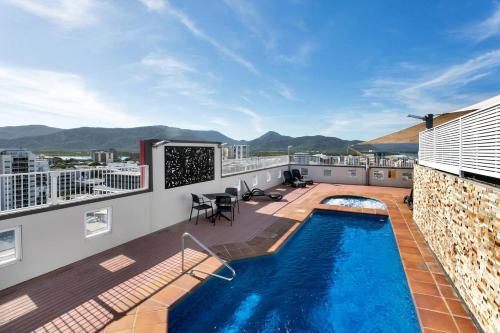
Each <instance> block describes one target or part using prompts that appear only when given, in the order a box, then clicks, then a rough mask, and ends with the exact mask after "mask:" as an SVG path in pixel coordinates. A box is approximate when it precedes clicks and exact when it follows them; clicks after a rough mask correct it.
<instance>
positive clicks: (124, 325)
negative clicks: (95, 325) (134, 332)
mask: <svg viewBox="0 0 500 333" xmlns="http://www.w3.org/2000/svg"><path fill="white" fill-rule="evenodd" d="M134 320H135V316H133V315H130V316H125V317H122V318H120V319H119V320H116V321H114V322H112V323H111V324H110V325H109V326H108V327H106V333H117V332H121V331H123V330H127V329H132V328H133V326H134Z"/></svg>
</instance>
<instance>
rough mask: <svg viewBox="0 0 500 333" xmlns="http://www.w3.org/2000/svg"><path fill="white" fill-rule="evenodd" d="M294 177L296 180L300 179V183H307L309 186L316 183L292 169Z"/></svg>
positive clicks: (297, 170)
mask: <svg viewBox="0 0 500 333" xmlns="http://www.w3.org/2000/svg"><path fill="white" fill-rule="evenodd" d="M292 176H293V177H294V178H295V179H298V180H300V181H303V182H305V183H306V184H307V185H313V184H314V182H313V180H312V179H309V178H306V177H304V176H302V174H301V173H300V170H299V169H292Z"/></svg>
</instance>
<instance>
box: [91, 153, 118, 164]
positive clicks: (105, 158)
mask: <svg viewBox="0 0 500 333" xmlns="http://www.w3.org/2000/svg"><path fill="white" fill-rule="evenodd" d="M91 156H92V161H94V162H97V163H105V164H108V163H112V162H113V161H114V159H115V152H114V150H109V151H105V150H92V152H91Z"/></svg>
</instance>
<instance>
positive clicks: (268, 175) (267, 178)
mask: <svg viewBox="0 0 500 333" xmlns="http://www.w3.org/2000/svg"><path fill="white" fill-rule="evenodd" d="M266 180H267V182H268V183H269V182H270V181H271V173H270V172H269V171H268V172H267V174H266Z"/></svg>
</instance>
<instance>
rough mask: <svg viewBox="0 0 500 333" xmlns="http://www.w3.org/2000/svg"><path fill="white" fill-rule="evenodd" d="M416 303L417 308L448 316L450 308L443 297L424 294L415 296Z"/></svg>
mask: <svg viewBox="0 0 500 333" xmlns="http://www.w3.org/2000/svg"><path fill="white" fill-rule="evenodd" d="M413 297H414V299H415V303H416V304H417V307H419V308H422V309H427V310H432V311H439V312H444V313H446V314H448V308H447V307H446V304H445V302H444V300H443V298H441V297H437V296H430V295H423V294H413Z"/></svg>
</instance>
